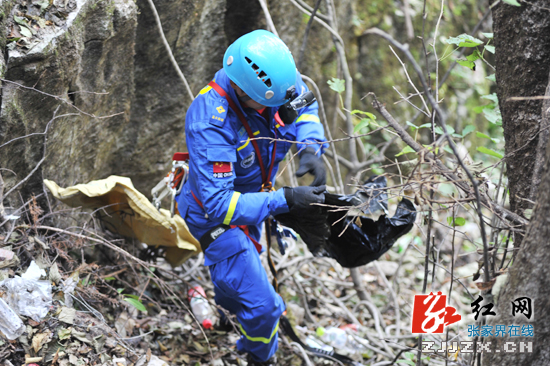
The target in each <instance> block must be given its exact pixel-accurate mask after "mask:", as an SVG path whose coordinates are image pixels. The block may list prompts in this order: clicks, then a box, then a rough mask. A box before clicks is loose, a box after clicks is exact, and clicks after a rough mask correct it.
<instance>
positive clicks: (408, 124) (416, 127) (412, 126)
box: [406, 121, 420, 130]
mask: <svg viewBox="0 0 550 366" xmlns="http://www.w3.org/2000/svg"><path fill="white" fill-rule="evenodd" d="M406 123H407V126H409V127H410V128H412V129H413V130H418V129H419V128H420V127H418V126H417V125H415V124H414V123H410V122H409V121H407V122H406Z"/></svg>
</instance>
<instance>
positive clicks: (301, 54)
mask: <svg viewBox="0 0 550 366" xmlns="http://www.w3.org/2000/svg"><path fill="white" fill-rule="evenodd" d="M321 1H322V0H317V2H316V3H315V7H314V8H313V10H312V11H311V16H310V17H309V20H308V21H307V25H306V31H305V32H304V39H303V40H302V46H301V47H300V52H299V54H298V64H297V65H296V68H297V69H298V70H300V66H301V65H302V61H303V59H304V52H305V50H306V45H307V37H308V35H309V31H310V29H311V24H313V18H315V14H316V13H317V10H319V5H321Z"/></svg>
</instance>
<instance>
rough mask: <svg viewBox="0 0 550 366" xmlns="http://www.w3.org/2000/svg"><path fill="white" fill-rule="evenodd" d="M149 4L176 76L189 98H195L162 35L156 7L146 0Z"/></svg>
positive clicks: (151, 1)
mask: <svg viewBox="0 0 550 366" xmlns="http://www.w3.org/2000/svg"><path fill="white" fill-rule="evenodd" d="M147 2H148V3H149V5H150V6H151V10H152V11H153V16H154V17H155V21H156V22H157V28H158V31H159V34H160V38H161V39H162V43H163V44H164V48H166V52H168V57H169V58H170V62H171V63H172V66H174V69H176V72H177V73H178V76H179V77H180V79H181V81H183V84H184V85H185V88H186V89H187V93H188V94H189V98H190V99H191V100H195V97H194V96H193V92H192V91H191V87H190V86H189V83H188V82H187V79H186V78H185V76H184V75H183V73H182V72H181V69H180V67H179V65H178V63H177V61H176V58H175V57H174V54H173V53H172V49H171V48H170V45H169V44H168V41H167V40H166V36H165V35H164V31H163V30H162V23H161V21H160V17H159V14H158V12H157V8H156V7H155V3H154V2H153V0H147Z"/></svg>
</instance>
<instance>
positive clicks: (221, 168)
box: [214, 162, 233, 178]
mask: <svg viewBox="0 0 550 366" xmlns="http://www.w3.org/2000/svg"><path fill="white" fill-rule="evenodd" d="M232 175H233V165H232V164H231V163H226V162H217V163H214V178H227V177H231V176H232Z"/></svg>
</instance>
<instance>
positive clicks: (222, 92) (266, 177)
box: [208, 80, 277, 190]
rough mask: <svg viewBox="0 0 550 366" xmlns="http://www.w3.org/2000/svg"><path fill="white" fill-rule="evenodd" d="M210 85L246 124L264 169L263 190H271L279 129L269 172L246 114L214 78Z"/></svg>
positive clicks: (261, 166)
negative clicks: (266, 169)
mask: <svg viewBox="0 0 550 366" xmlns="http://www.w3.org/2000/svg"><path fill="white" fill-rule="evenodd" d="M208 85H209V86H211V87H212V88H214V90H215V91H216V92H217V93H218V94H219V95H220V96H222V97H224V98H225V99H226V100H227V103H229V107H230V108H231V109H232V110H233V112H235V113H236V114H237V117H239V120H240V121H241V123H242V125H243V126H244V128H245V130H246V133H247V134H248V138H249V139H250V141H251V142H252V146H254V151H256V156H257V157H258V163H259V164H260V169H261V170H262V190H271V188H272V183H271V181H270V177H271V173H272V172H273V165H275V153H276V150H277V130H274V133H275V142H274V143H273V152H272V156H271V165H270V167H269V172H267V173H266V171H265V167H264V162H263V160H262V155H261V153H260V148H259V146H258V142H257V141H256V139H255V137H254V133H253V132H252V129H251V128H250V125H249V124H248V122H247V121H246V117H245V116H244V114H243V112H242V111H241V109H240V108H239V107H238V106H237V105H236V104H235V102H234V101H233V99H232V98H231V96H229V95H228V94H227V92H226V91H225V90H224V89H223V88H222V87H221V86H219V85H218V84H217V83H216V82H215V81H214V80H212V81H211V82H209V83H208Z"/></svg>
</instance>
